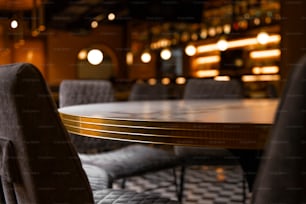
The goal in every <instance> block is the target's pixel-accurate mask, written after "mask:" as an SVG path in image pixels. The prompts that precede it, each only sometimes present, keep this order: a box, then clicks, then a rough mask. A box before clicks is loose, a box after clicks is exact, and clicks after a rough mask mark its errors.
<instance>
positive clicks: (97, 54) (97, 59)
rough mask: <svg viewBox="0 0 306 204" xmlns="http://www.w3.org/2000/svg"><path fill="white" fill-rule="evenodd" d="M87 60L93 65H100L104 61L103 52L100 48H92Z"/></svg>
mask: <svg viewBox="0 0 306 204" xmlns="http://www.w3.org/2000/svg"><path fill="white" fill-rule="evenodd" d="M87 60H88V62H89V63H90V64H92V65H98V64H100V63H101V62H102V61H103V53H102V52H101V50H99V49H92V50H90V51H89V52H88V54H87Z"/></svg>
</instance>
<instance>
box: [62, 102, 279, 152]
mask: <svg viewBox="0 0 306 204" xmlns="http://www.w3.org/2000/svg"><path fill="white" fill-rule="evenodd" d="M277 105H278V100H277V99H235V100H224V99H223V100H207V99H206V100H163V101H133V102H131V101H129V102H112V103H97V104H86V105H77V106H69V107H64V108H60V109H59V112H60V115H61V118H62V120H63V123H64V125H65V126H66V128H67V129H68V131H69V132H72V133H75V134H80V135H83V136H90V137H101V138H108V139H115V140H126V141H136V142H144V143H156V144H170V145H189V146H210V147H222V148H235V149H236V148H238V149H259V148H262V147H263V146H264V144H265V142H266V139H267V136H268V133H269V130H270V127H271V125H272V124H273V121H274V115H275V111H276V109H277Z"/></svg>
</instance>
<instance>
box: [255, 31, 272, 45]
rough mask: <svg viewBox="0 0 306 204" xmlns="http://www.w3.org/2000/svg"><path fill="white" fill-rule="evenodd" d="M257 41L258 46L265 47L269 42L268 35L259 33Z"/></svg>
mask: <svg viewBox="0 0 306 204" xmlns="http://www.w3.org/2000/svg"><path fill="white" fill-rule="evenodd" d="M256 39H257V41H258V42H259V44H262V45H265V44H267V43H268V40H269V34H268V33H266V32H260V33H258V35H257V38H256Z"/></svg>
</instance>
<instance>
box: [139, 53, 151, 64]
mask: <svg viewBox="0 0 306 204" xmlns="http://www.w3.org/2000/svg"><path fill="white" fill-rule="evenodd" d="M140 58H141V61H142V62H143V63H149V62H150V61H151V54H150V53H149V52H148V51H145V52H143V53H142V55H141V57H140Z"/></svg>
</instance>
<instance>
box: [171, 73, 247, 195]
mask: <svg viewBox="0 0 306 204" xmlns="http://www.w3.org/2000/svg"><path fill="white" fill-rule="evenodd" d="M239 98H243V89H242V85H241V84H240V82H239V81H238V80H235V79H232V80H230V81H215V80H213V79H199V78H192V79H189V80H188V81H187V84H186V86H185V91H184V95H183V99H184V100H197V99H207V100H210V99H224V100H226V99H239ZM174 151H175V153H176V155H177V156H178V157H180V158H181V161H182V164H181V178H180V192H179V197H180V200H182V199H183V198H182V197H183V193H184V184H185V174H186V167H188V166H192V165H213V166H220V165H222V166H224V165H227V166H228V165H231V166H236V165H239V161H238V159H237V157H236V156H235V155H233V154H232V153H231V152H230V151H229V150H227V149H214V148H205V147H186V146H174ZM243 195H245V187H243Z"/></svg>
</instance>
